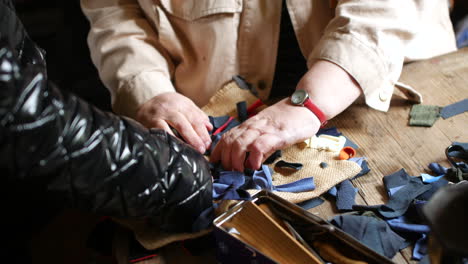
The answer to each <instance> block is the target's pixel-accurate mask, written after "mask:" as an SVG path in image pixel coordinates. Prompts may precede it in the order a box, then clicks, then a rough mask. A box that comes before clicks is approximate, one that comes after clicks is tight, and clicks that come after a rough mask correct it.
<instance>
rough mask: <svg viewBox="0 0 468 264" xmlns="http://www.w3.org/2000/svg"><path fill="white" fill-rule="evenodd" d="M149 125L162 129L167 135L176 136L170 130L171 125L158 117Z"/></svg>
mask: <svg viewBox="0 0 468 264" xmlns="http://www.w3.org/2000/svg"><path fill="white" fill-rule="evenodd" d="M150 127H152V128H159V129H162V130H164V131H166V132H167V133H168V134H169V135H171V136H173V137H176V136H175V135H174V132H172V129H171V127H170V126H169V125H168V124H167V123H166V121H164V120H161V119H158V120H156V121H153V122H151V125H150Z"/></svg>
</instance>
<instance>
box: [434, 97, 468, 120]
mask: <svg viewBox="0 0 468 264" xmlns="http://www.w3.org/2000/svg"><path fill="white" fill-rule="evenodd" d="M466 111H468V98H467V99H464V100H461V101H459V102H456V103H454V104H451V105H447V106H445V107H444V108H442V110H441V111H440V114H441V116H442V118H443V119H447V118H450V117H452V116H456V115H459V114H461V113H464V112H466Z"/></svg>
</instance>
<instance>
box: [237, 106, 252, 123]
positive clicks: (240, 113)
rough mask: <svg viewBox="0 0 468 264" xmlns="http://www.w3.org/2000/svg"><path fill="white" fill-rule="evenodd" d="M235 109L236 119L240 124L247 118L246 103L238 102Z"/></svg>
mask: <svg viewBox="0 0 468 264" xmlns="http://www.w3.org/2000/svg"><path fill="white" fill-rule="evenodd" d="M236 107H237V117H238V118H239V121H240V122H241V123H242V122H244V121H245V120H247V118H248V117H249V115H248V113H247V103H246V102H245V101H241V102H238V103H237V104H236Z"/></svg>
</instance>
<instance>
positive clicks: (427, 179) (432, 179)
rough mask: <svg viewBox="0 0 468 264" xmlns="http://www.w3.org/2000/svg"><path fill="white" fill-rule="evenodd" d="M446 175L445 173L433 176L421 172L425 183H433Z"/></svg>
mask: <svg viewBox="0 0 468 264" xmlns="http://www.w3.org/2000/svg"><path fill="white" fill-rule="evenodd" d="M442 177H444V175H439V176H432V175H429V174H426V173H421V178H422V181H423V182H424V183H432V182H436V181H438V180H439V179H440V178H442Z"/></svg>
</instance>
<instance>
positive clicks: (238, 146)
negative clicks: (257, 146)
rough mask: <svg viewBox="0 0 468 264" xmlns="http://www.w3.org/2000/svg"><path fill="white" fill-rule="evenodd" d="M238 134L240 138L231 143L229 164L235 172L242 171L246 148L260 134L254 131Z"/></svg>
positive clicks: (249, 130) (247, 130)
mask: <svg viewBox="0 0 468 264" xmlns="http://www.w3.org/2000/svg"><path fill="white" fill-rule="evenodd" d="M240 133H241V134H240V136H239V137H237V138H236V140H235V141H234V142H233V143H232V147H231V149H232V150H231V164H232V167H233V168H234V169H235V170H237V171H244V162H245V157H246V156H247V147H248V146H249V145H250V144H252V143H253V142H254V141H255V140H256V139H257V138H258V137H259V136H260V132H259V131H258V130H256V129H245V130H244V131H243V132H240Z"/></svg>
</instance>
